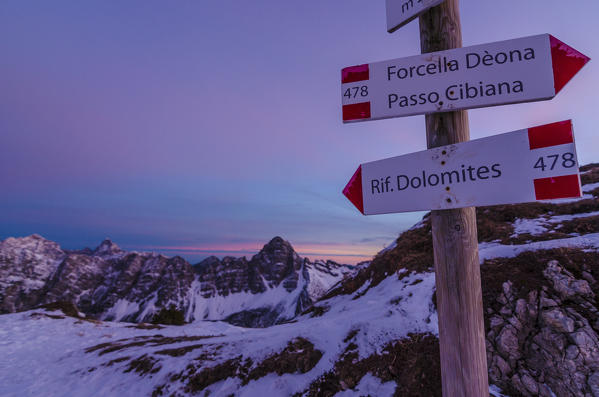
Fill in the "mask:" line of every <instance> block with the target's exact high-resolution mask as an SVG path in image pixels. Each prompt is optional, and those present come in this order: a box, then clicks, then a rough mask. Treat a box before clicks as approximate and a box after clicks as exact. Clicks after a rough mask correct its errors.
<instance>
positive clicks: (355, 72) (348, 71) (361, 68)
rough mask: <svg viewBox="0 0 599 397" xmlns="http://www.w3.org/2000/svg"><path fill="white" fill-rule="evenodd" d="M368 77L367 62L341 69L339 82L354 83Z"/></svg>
mask: <svg viewBox="0 0 599 397" xmlns="http://www.w3.org/2000/svg"><path fill="white" fill-rule="evenodd" d="M368 79H370V71H369V69H368V64H364V65H357V66H350V67H347V68H343V69H341V84H345V83H355V82H356V81H362V80H368Z"/></svg>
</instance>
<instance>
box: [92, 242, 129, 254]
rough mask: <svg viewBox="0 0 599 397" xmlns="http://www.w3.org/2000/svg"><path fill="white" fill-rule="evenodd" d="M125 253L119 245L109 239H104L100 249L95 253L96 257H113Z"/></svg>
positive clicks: (97, 248) (99, 246)
mask: <svg viewBox="0 0 599 397" xmlns="http://www.w3.org/2000/svg"><path fill="white" fill-rule="evenodd" d="M123 253H125V251H123V250H122V249H121V248H120V247H119V246H118V245H116V244H115V243H113V242H112V240H110V239H109V238H106V239H104V241H102V243H100V245H98V247H96V249H95V250H94V251H93V254H94V255H96V256H112V255H120V254H123Z"/></svg>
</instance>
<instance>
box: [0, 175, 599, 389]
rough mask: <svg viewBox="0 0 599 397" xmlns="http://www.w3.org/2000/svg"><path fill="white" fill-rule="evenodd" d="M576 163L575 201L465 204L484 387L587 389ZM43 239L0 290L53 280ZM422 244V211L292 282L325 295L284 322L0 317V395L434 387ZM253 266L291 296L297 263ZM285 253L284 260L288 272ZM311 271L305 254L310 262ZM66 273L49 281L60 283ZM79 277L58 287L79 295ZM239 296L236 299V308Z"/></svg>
mask: <svg viewBox="0 0 599 397" xmlns="http://www.w3.org/2000/svg"><path fill="white" fill-rule="evenodd" d="M581 171H582V172H583V174H582V182H583V190H584V192H585V195H584V197H583V198H581V199H577V200H561V201H553V202H537V203H530V204H522V205H509V206H496V207H483V208H478V209H477V222H478V233H479V257H480V261H481V278H482V284H483V285H482V288H483V304H484V311H485V332H486V339H487V357H488V365H489V377H490V383H491V384H492V387H491V393H492V394H493V395H495V396H501V395H505V396H512V397H516V396H544V397H545V396H546V397H550V396H559V397H562V396H566V397H569V396H577V397H578V396H583V397H587V396H598V395H599V301H598V300H597V297H598V294H599V282H598V280H599V165H597V164H594V165H593V164H592V165H589V166H585V167H582V168H581ZM27 244H31V245H35V244H37V243H35V242H28V243H27ZM44 250H45V251H46V252H47V255H46V256H44V257H43V258H41V257H36V256H35V255H34V254H31V256H30V257H28V256H20V257H19V258H20V259H19V262H18V264H19V266H18V268H19V269H20V270H19V272H21V273H27V275H28V278H27V280H28V281H26V282H25V281H23V277H22V275H20V274H17V273H16V270H13V271H8V270H6V269H8V268H9V265H10V264H9V263H8V262H7V259H6V258H9V259H10V258H12V257H10V256H7V255H5V254H3V256H0V263H2V266H3V267H2V268H1V269H2V271H4V272H5V273H3V275H2V278H1V280H2V284H1V288H2V291H15V289H16V290H18V291H25V292H22V293H21V295H18V294H17V295H18V296H20V297H21V298H26V299H28V300H26V301H27V302H31V301H33V300H34V299H35V298H36V297H37V298H38V299H39V297H41V296H48V295H47V292H45V291H41V292H36V291H38V290H39V289H40V285H42V284H44V280H47V279H52V277H51V274H52V271H49V270H44V269H45V267H43V268H40V270H36V269H37V268H36V266H35V265H34V263H43V264H44V266H47V267H50V268H51V267H52V266H57V265H55V262H57V261H60V262H61V263H63V262H64V261H65V258H62V257H61V256H60V255H61V254H60V251H59V250H58V249H57V247H56V246H54V245H52V244H49V245H47V246H45V248H44ZM267 251H269V250H267ZM274 251H279V254H281V252H282V251H284V249H283V248H279V249H277V250H274ZM0 252H4V251H2V250H0ZM32 252H33V251H32ZM265 254H266V253H265ZM74 255H82V254H81V253H79V254H74ZM86 255H88V254H86ZM109 255H110V256H111V257H112V259H109V260H108V262H109V263H112V262H110V261H115V260H116V261H117V262H119V263H122V261H123V259H122V258H120V259H119V257H118V256H119V255H121V254H120V253H115V252H111V253H110V254H109ZM115 255H116V256H115ZM272 255H273V253H268V255H267V257H268V258H271V259H272V258H273V256H272ZM274 255H275V256H276V255H277V254H276V253H275V254H274ZM432 255H433V254H432V242H431V226H430V222H429V218H428V216H425V217H424V219H423V220H422V221H421V222H419V223H418V224H416V225H415V226H414V227H412V228H411V229H410V230H408V231H406V232H404V233H402V234H401V236H399V238H398V239H397V241H396V242H395V243H394V244H393V245H392V246H391V247H389V249H386V250H384V251H383V252H381V253H379V254H378V255H377V256H376V257H375V258H373V260H372V261H371V262H370V263H369V264H368V265H366V266H361V267H359V268H358V269H357V271H355V272H352V273H351V274H347V275H346V276H345V278H344V279H343V280H342V281H341V282H340V283H338V284H336V285H335V283H336V281H335V280H329V279H328V276H325V274H326V272H322V271H321V272H320V273H319V274H321V275H322V276H321V277H320V278H319V279H321V280H323V281H322V282H321V284H322V287H319V288H318V289H315V288H314V287H313V290H312V292H311V293H310V292H309V291H310V288H309V287H306V289H305V291H306V294H307V295H308V296H315V294H316V295H321V294H322V293H323V291H324V290H327V291H326V292H325V293H324V295H321V296H320V298H319V299H314V300H313V302H314V303H311V304H307V305H305V307H303V308H302V309H301V310H300V311H298V312H297V314H296V315H294V316H293V318H291V319H287V320H286V321H284V322H279V323H278V324H277V323H273V325H270V326H267V327H263V328H247V327H240V326H238V325H235V324H236V323H235V321H229V322H224V321H207V320H214V319H213V318H207V319H206V320H202V317H203V314H204V313H205V311H200V314H198V315H195V314H194V315H193V316H192V317H193V318H192V317H189V313H190V312H189V310H191V309H187V310H188V311H186V312H185V314H186V319H187V320H188V321H191V320H193V322H188V323H186V324H184V325H181V326H174V325H157V324H146V323H140V322H138V323H125V322H111V321H102V320H99V319H94V318H90V317H93V316H87V315H86V317H83V316H82V314H83V313H79V312H78V310H77V309H75V308H74V307H71V306H69V305H67V304H63V305H54V306H45V308H41V307H40V308H36V309H33V310H27V311H22V312H18V313H8V314H3V315H1V316H0V356H2V357H3V360H0V395H2V396H21V395H51V396H63V395H72V396H117V395H118V396H120V395H140V396H141V395H151V396H167V395H168V396H170V395H174V396H188V395H200V396H207V395H210V396H230V395H235V396H256V395H268V396H354V395H355V396H360V395H371V396H383V397H384V396H423V397H424V396H426V397H430V396H441V391H440V369H439V362H438V360H439V357H438V355H439V351H438V339H437V337H438V326H437V312H436V308H435V294H434V292H435V276H434V271H433V257H432ZM88 256H89V257H90V258H91V259H89V260H90V261H91V262H93V261H96V260H97V259H94V258H93V255H91V256H90V255H88ZM285 257H287V256H285ZM290 258H293V255H291V257H290ZM263 259H264V258H263ZM148 260H150V261H151V260H152V258H151V257H150V256H148V257H145V259H144V260H141V259H139V258H136V257H135V258H131V259H130V261H132V263H135V261H142V262H144V263H145V261H148ZM154 260H155V259H154ZM164 260H165V261H167V262H168V261H169V260H171V262H169V263H168V264H166V265H164V268H162V270H161V271H162V274H164V273H167V270H168V269H169V268H170V267H173V268H177V266H178V264H177V262H176V261H173V260H174V258H171V259H164ZM269 260H270V259H269ZM36 261H37V262H36ZM249 262H251V261H246V262H245V263H241V262H239V263H234V261H233V260H230V261H229V262H227V261H226V260H224V259H223V260H222V261H215V260H214V259H211V260H210V261H208V262H207V263H204V264H203V265H201V266H199V267H201V268H206V269H208V270H204V271H205V273H204V274H205V275H206V276H205V277H206V278H205V280H207V281H206V282H207V284H206V285H209V286H211V287H214V288H216V289H217V290H220V291H225V290H227V291H229V295H233V296H240V295H238V294H239V293H240V292H239V291H238V287H236V283H235V282H234V281H235V280H237V279H238V278H236V276H235V275H239V274H244V273H243V272H241V270H240V269H244V268H248V266H249V265H248V264H249ZM259 262H260V263H261V264H262V265H260V266H262V267H260V266H258V265H257V263H258V262H254V263H255V264H256V267H255V268H256V269H260V272H261V273H260V274H261V275H263V277H264V280H261V284H260V283H255V284H253V283H254V281H252V280H257V279H256V278H251V277H249V278H245V279H244V280H248V282H247V288H248V289H247V290H248V291H251V290H252V288H254V287H252V286H253V285H262V286H263V289H260V291H261V292H260V293H264V294H272V297H273V299H278V300H277V302H283V304H285V300H284V299H283V300H281V299H280V296H279V295H278V294H279V293H281V290H279V289H278V288H283V289H284V290H285V291H288V292H289V291H295V290H296V288H292V287H297V286H298V285H301V284H302V278H303V277H305V274H306V273H308V274H309V272H310V269H307V266H303V267H301V266H302V265H301V261H300V262H298V263H300V268H302V269H303V270H302V271H301V272H297V273H296V274H297V275H296V276H292V277H290V276H289V275H290V273H285V272H278V271H277V270H276V269H278V268H280V267H281V266H275V267H271V266H267V264H268V262H267V261H266V260H260V261H259ZM279 262H280V261H275V262H272V260H271V262H270V263H271V264H272V263H279ZM125 263H129V262H125ZM281 263H283V262H281ZM285 263H286V262H285ZM294 263H295V262H294V260H293V259H291V261H290V262H289V267H288V268H295V264H294ZM64 266H66V265H64ZM107 266H108V265H107ZM110 266H113V267H112V269H115V267H114V265H110ZM244 266H245V267H244ZM283 267H284V266H283ZM67 268H68V267H67ZM99 268H101V266H100V267H99ZM117 268H118V267H117ZM141 268H143V266H141ZM194 268H195V267H194ZM194 268H192V273H191V275H192V277H191V278H192V280H191V281H190V285H191V284H192V283H193V282H194V277H196V276H195V275H196V274H197V273H194V271H195V270H194ZM317 268H318V266H317V265H314V264H313V269H312V271H314V269H317ZM123 269H125V267H124V268H123ZM165 269H167V270H165ZM304 270H305V271H304ZM73 271H74V270H69V271H68V272H67V274H73ZM107 274H112V273H110V272H109V273H107ZM140 276H141V274H140ZM11 277H12V278H11ZM72 277H74V276H72ZM119 277H121V279H122V278H123V276H118V277H117V279H119ZM74 278H76V277H74ZM308 278H310V279H312V280H314V279H316V278H317V277H314V276H308ZM69 280H70V279H69V278H60V277H59V278H58V281H61V282H62V284H64V285H67V284H68V282H69ZM208 280H209V281H210V282H208ZM62 284H61V285H62ZM14 285H17V287H14ZM44 285H46V284H44ZM52 285H54V284H52ZM101 285H103V284H101ZM140 285H145V284H143V283H142V284H140ZM281 285H282V287H281ZM286 286H287V287H286ZM328 287H332V289H328ZM41 288H42V289H43V287H41ZM82 288H83V287H81V288H80V290H79V289H78V290H77V293H75V292H72V293H71V295H69V294H65V295H61V297H64V296H67V297H68V296H74V297H80V296H83V295H82V294H81V293H82V292H83V291H84V289H82ZM139 288H141V287H139ZM255 288H258V287H255ZM175 290H176V289H175ZM257 290H258V289H256V291H257ZM316 290H317V292H315V291H316ZM58 291H60V289H59V290H58ZM148 291H152V289H148ZM186 291H189V289H188V290H186ZM195 291H199V292H196V293H194V296H201V294H202V293H209V292H208V289H207V288H203V287H202V285H201V284H200V285H199V286H198V287H197V289H196V290H195ZM289 293H290V292H289ZM223 295H224V294H223ZM13 296H15V295H14V294H13V295H11V299H9V300H6V298H4V300H3V301H2V305H3V306H2V307H7V306H6V305H7V304H8V303H6V302H8V301H10V302H12V303H10V304H13V305H16V303H15V302H17V301H18V299H16V298H14V297H13ZM151 296H153V295H151V294H149V295H146V296H144V297H143V299H150V297H151ZM156 296H157V297H159V296H160V294H159V293H158V292H157V293H156ZM227 296H228V295H227ZM264 296H266V295H264ZM269 296H270V295H269ZM248 298H252V297H249V296H248ZM143 299H142V301H144V300H143ZM264 299H266V298H264ZM269 299H270V298H269ZM66 300H68V299H66ZM158 300H159V298H157V301H158ZM257 300H259V299H257ZM266 300H268V299H266ZM80 302H81V301H79V302H76V303H80ZM84 302H85V301H84ZM131 302H132V301H131ZM188 302H191V300H188ZM296 302H297V300H296ZM42 303H49V302H42ZM236 304H238V303H236ZM247 304H248V305H252V304H253V303H247ZM239 305H241V303H239ZM200 306H201V305H200V304H197V305H196V306H194V305H191V304H190V305H189V307H194V309H193V310H196V309H195V307H200ZM92 307H93V305H92ZM214 307H215V308H218V307H219V306H218V305H217V304H215V306H214ZM240 307H241V306H235V310H238V309H239V308H240ZM251 307H253V306H245V307H244V308H246V309H248V310H246V312H248V313H249V316H251V315H252V309H251ZM297 307H298V306H297V304H296V306H295V308H296V310H297ZM58 309H62V310H58ZM79 310H82V309H81V308H79ZM214 310H215V311H212V312H211V311H208V313H209V316H210V315H211V314H210V313H215V312H218V310H217V309H214ZM105 319H106V318H105ZM138 320H139V318H138ZM229 320H230V319H229Z"/></svg>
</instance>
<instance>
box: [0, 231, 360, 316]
mask: <svg viewBox="0 0 599 397" xmlns="http://www.w3.org/2000/svg"><path fill="white" fill-rule="evenodd" d="M352 269H353V266H350V265H340V264H338V263H336V262H332V261H327V262H325V261H315V262H311V261H309V260H308V259H306V258H301V257H300V256H299V255H298V254H297V253H296V252H295V250H294V249H293V247H292V246H291V244H290V243H289V242H288V241H285V240H284V239H282V238H281V237H278V236H277V237H274V238H273V239H271V240H270V241H269V242H268V243H267V244H265V245H264V247H263V248H262V249H261V250H260V251H259V252H258V253H257V254H256V255H254V256H253V257H252V258H251V259H250V260H247V259H246V258H245V257H241V258H234V257H230V256H228V257H224V258H223V259H218V258H216V257H209V258H206V259H205V260H203V261H201V262H199V263H197V264H195V265H191V264H189V263H188V262H187V261H185V260H184V259H183V258H181V257H179V256H174V257H167V256H165V255H162V254H156V253H151V252H141V253H140V252H135V251H133V252H127V251H124V250H122V249H121V248H120V247H119V246H118V245H117V244H115V243H114V242H112V241H111V240H110V239H105V240H104V241H102V242H101V243H100V245H98V247H96V248H95V249H93V250H92V249H89V248H86V249H83V250H62V249H61V248H60V246H59V245H58V244H57V243H55V242H52V241H50V240H46V239H44V238H43V237H41V236H40V235H31V236H27V237H22V238H13V237H10V238H7V239H5V240H4V241H1V242H0V276H1V278H2V279H3V280H7V282H4V283H0V311H1V312H3V313H9V312H15V311H22V310H28V309H31V308H33V307H34V306H36V305H40V304H48V303H52V302H54V301H69V302H72V303H74V304H76V305H77V306H78V307H79V308H80V310H82V311H83V312H84V313H85V314H86V315H88V316H91V317H94V318H98V319H103V320H115V321H121V320H123V321H133V322H140V321H152V319H153V317H155V316H156V315H157V314H158V312H159V311H160V310H163V309H169V308H171V307H173V308H175V309H176V310H179V311H181V312H183V313H184V316H185V319H186V321H188V322H190V321H195V320H202V319H210V320H225V319H227V318H229V317H230V316H232V315H234V314H238V313H240V314H239V315H238V316H237V317H231V319H230V320H229V321H232V322H235V323H237V324H238V325H245V326H266V325H270V324H271V323H272V322H276V321H285V320H288V319H290V318H291V317H293V316H295V315H296V314H298V313H300V312H302V311H303V310H305V309H306V308H307V307H308V306H309V305H311V304H312V303H313V301H315V300H316V299H318V298H319V297H320V296H319V294H320V295H322V293H324V292H325V291H324V290H325V289H327V288H326V287H328V285H326V282H323V281H322V280H321V279H323V275H324V274H326V275H327V276H328V277H329V278H331V277H332V278H333V279H334V280H335V281H339V280H340V279H342V278H343V276H344V275H346V274H348V273H350V272H351V271H352ZM321 273H322V274H321ZM311 277H312V278H313V279H315V280H314V281H313V282H310V278H311ZM325 278H326V277H325ZM323 283H324V284H325V285H324V287H323ZM308 285H310V288H308ZM278 289H280V291H279V290H278ZM275 290H276V291H277V293H273V291H275ZM264 294H266V295H268V296H269V297H270V299H271V300H272V299H274V300H273V301H270V302H269V301H268V299H264V298H262V299H261V300H260V299H256V298H257V297H258V296H262V295H264ZM250 296H253V297H254V299H247V298H249V297H250ZM248 300H250V301H253V302H254V303H255V304H252V303H251V302H250V303H246V302H245V301H248ZM257 309H260V310H258V311H257V312H255V313H254V314H253V315H252V312H253V311H255V310H257ZM246 311H247V313H245V314H244V313H243V312H246Z"/></svg>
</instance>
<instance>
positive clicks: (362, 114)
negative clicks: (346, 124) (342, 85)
mask: <svg viewBox="0 0 599 397" xmlns="http://www.w3.org/2000/svg"><path fill="white" fill-rule="evenodd" d="M369 118H370V102H361V103H354V104H351V105H343V121H351V120H361V119H369Z"/></svg>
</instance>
